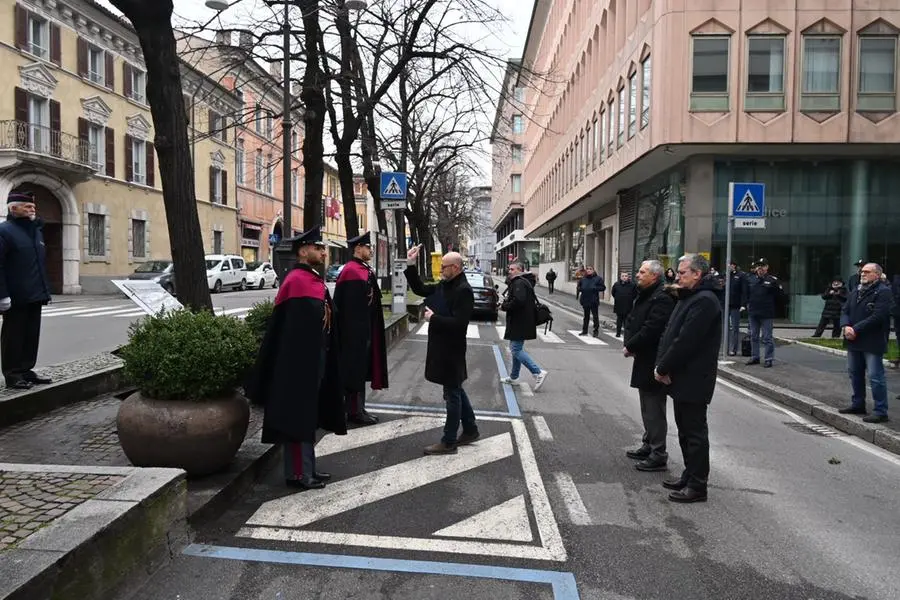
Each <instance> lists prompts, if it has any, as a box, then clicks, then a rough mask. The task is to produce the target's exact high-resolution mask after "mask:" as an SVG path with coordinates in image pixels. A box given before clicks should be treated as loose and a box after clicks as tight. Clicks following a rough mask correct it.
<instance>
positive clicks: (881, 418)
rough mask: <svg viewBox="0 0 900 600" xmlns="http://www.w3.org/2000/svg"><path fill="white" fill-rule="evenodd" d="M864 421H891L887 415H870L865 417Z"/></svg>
mask: <svg viewBox="0 0 900 600" xmlns="http://www.w3.org/2000/svg"><path fill="white" fill-rule="evenodd" d="M862 420H863V423H887V422H888V421H890V419H888V416H887V415H869V416H867V417H863V419H862Z"/></svg>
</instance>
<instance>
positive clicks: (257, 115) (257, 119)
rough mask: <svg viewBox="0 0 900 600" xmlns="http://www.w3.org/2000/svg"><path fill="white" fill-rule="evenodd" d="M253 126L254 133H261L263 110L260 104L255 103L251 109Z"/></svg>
mask: <svg viewBox="0 0 900 600" xmlns="http://www.w3.org/2000/svg"><path fill="white" fill-rule="evenodd" d="M253 128H254V129H255V130H256V133H258V134H260V135H262V132H263V110H262V106H260V105H259V104H257V105H256V108H255V109H254V110H253Z"/></svg>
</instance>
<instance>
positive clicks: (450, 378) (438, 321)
mask: <svg viewBox="0 0 900 600" xmlns="http://www.w3.org/2000/svg"><path fill="white" fill-rule="evenodd" d="M421 250H422V245H421V244H419V245H418V246H414V247H413V248H411V249H410V250H409V252H407V254H406V263H407V267H406V271H405V275H406V279H407V281H409V287H410V289H412V291H413V293H414V294H417V295H419V296H422V297H423V298H425V305H426V306H427V308H426V309H425V321H427V322H428V349H427V350H426V354H425V379H426V380H427V381H430V382H432V383H436V384H438V385H440V386H443V388H444V402H445V403H446V405H447V421H446V423H445V425H444V435H443V437H442V438H441V441H440V442H439V443H437V444H432V445H431V446H428V447H426V448H425V454H456V448H457V446H463V445H466V444H471V443H472V442H474V441H475V440H477V439H478V437H479V433H478V425H477V424H476V423H475V411H474V410H473V409H472V403H471V402H469V397H468V396H467V395H466V391H465V390H464V389H463V382H465V380H466V379H467V378H468V373H467V371H466V346H467V343H466V331H467V330H468V327H469V321H470V320H471V318H472V311H473V310H474V309H475V296H474V294H473V293H472V288H471V286H470V285H469V283H468V282H467V281H466V277H465V275H464V274H463V258H462V256H461V255H460V254H459V253H458V252H448V253H447V254H445V255H444V256H443V257H442V258H441V280H440V282H439V283H436V284H427V285H426V284H424V283H422V279H421V278H420V277H419V270H418V269H417V268H416V261H417V259H418V257H419V252H420V251H421ZM460 422H462V428H463V433H462V435H459V436H458V437H457V434H458V433H459V426H460Z"/></svg>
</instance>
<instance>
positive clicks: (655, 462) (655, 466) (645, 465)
mask: <svg viewBox="0 0 900 600" xmlns="http://www.w3.org/2000/svg"><path fill="white" fill-rule="evenodd" d="M634 468H635V469H637V470H638V471H644V472H645V473H651V472H654V471H667V470H668V469H669V467H667V466H666V461H665V460H663V459H659V458H646V459H644V460H642V461H641V462H639V463H637V464H636V465H634Z"/></svg>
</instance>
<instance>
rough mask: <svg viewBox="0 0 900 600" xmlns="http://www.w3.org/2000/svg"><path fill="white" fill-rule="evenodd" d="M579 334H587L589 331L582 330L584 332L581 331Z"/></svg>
mask: <svg viewBox="0 0 900 600" xmlns="http://www.w3.org/2000/svg"><path fill="white" fill-rule="evenodd" d="M578 335H587V331H582V332H581V333H579V334H578Z"/></svg>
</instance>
